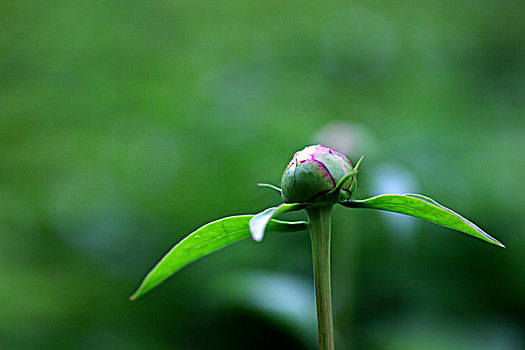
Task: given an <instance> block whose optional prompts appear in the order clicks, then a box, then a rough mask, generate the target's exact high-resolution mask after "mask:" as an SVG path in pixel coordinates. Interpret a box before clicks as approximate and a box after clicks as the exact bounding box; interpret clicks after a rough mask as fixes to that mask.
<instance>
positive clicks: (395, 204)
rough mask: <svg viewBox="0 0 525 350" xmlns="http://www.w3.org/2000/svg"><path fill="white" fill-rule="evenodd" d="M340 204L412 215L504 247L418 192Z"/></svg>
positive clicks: (449, 210) (380, 196)
mask: <svg viewBox="0 0 525 350" xmlns="http://www.w3.org/2000/svg"><path fill="white" fill-rule="evenodd" d="M341 204H343V205H344V206H346V207H349V208H370V209H378V210H385V211H391V212H395V213H401V214H405V215H410V216H414V217H416V218H420V219H423V220H427V221H430V222H433V223H435V224H438V225H441V226H445V227H448V228H451V229H454V230H457V231H460V232H463V233H466V234H468V235H471V236H473V237H476V238H479V239H482V240H484V241H485V242H488V243H491V244H494V245H497V246H500V247H502V248H505V246H504V245H503V244H501V243H500V242H499V241H498V240H497V239H495V238H494V237H491V236H490V235H489V234H488V233H486V232H485V231H483V230H482V229H480V228H479V227H478V226H476V225H475V224H474V223H473V222H471V221H469V220H468V219H465V218H464V217H463V216H461V215H459V214H458V213H456V212H454V211H452V210H451V209H449V208H446V207H444V206H443V205H441V204H439V203H437V202H436V201H435V200H433V199H431V198H428V197H426V196H423V195H420V194H411V193H407V194H385V195H379V196H375V197H372V198H368V199H363V200H353V201H345V202H343V203H341Z"/></svg>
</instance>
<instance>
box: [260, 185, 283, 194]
mask: <svg viewBox="0 0 525 350" xmlns="http://www.w3.org/2000/svg"><path fill="white" fill-rule="evenodd" d="M257 186H259V187H266V188H271V189H272V190H275V191H277V192H279V193H280V194H283V191H282V190H281V189H280V188H279V187H277V186H274V185H272V184H257Z"/></svg>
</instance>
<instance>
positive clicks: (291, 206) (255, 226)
mask: <svg viewBox="0 0 525 350" xmlns="http://www.w3.org/2000/svg"><path fill="white" fill-rule="evenodd" d="M304 207H305V205H304V204H303V203H283V204H281V205H279V206H278V207H272V208H268V209H266V210H265V211H263V212H260V213H259V214H257V215H255V216H254V217H253V218H252V219H251V220H250V232H251V233H252V238H253V240H254V241H256V242H260V241H262V239H263V237H264V231H265V229H266V225H267V224H268V222H269V221H270V219H271V218H273V217H274V216H276V215H279V214H282V213H286V212H288V211H295V210H301V209H303V208H304Z"/></svg>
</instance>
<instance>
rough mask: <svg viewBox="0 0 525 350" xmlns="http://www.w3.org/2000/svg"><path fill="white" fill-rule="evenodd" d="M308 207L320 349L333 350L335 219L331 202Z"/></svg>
mask: <svg viewBox="0 0 525 350" xmlns="http://www.w3.org/2000/svg"><path fill="white" fill-rule="evenodd" d="M306 211H307V213H308V218H309V224H308V228H309V230H310V239H311V241H312V255H313V266H314V284H315V302H316V305H317V330H318V332H319V349H320V350H333V349H334V326H333V321H332V295H331V287H330V236H331V232H330V223H331V219H332V217H331V215H332V205H326V206H312V207H308V208H306Z"/></svg>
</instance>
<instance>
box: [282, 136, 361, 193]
mask: <svg viewBox="0 0 525 350" xmlns="http://www.w3.org/2000/svg"><path fill="white" fill-rule="evenodd" d="M352 171H353V168H352V164H351V163H350V161H349V160H348V158H346V157H345V156H344V155H343V154H341V153H339V152H337V151H334V150H333V149H331V148H328V147H325V146H321V145H316V146H309V147H306V148H305V149H303V150H302V151H299V152H297V153H295V154H294V156H293V158H292V160H291V161H290V163H289V164H288V165H287V166H286V169H285V170H284V173H283V177H282V179H281V187H282V193H283V197H284V201H285V202H288V203H300V202H315V201H317V200H321V201H327V202H333V203H335V202H337V201H342V200H347V199H350V195H351V194H352V191H353V189H354V188H355V187H356V184H357V181H356V178H355V176H354V177H350V178H348V179H347V180H346V181H345V183H344V184H343V186H342V187H341V190H340V191H339V193H336V194H334V196H330V198H327V196H324V195H326V194H328V193H329V192H330V191H332V190H333V189H334V188H335V187H336V185H337V184H338V183H339V181H340V180H341V179H343V177H345V176H346V175H348V174H350V173H351V172H352Z"/></svg>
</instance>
